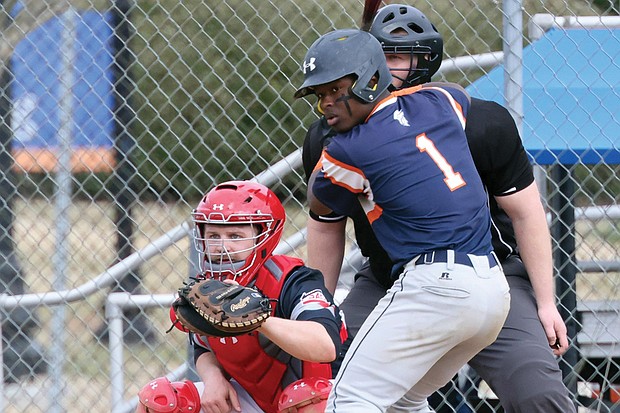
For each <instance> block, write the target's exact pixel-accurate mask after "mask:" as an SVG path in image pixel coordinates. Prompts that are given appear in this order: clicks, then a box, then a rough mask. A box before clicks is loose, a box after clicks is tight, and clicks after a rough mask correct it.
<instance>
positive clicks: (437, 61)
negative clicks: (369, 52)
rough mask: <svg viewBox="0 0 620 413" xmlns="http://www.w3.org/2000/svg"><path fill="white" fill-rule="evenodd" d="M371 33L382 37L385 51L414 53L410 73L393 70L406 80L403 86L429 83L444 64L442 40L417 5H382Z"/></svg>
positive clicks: (378, 38)
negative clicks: (414, 59)
mask: <svg viewBox="0 0 620 413" xmlns="http://www.w3.org/2000/svg"><path fill="white" fill-rule="evenodd" d="M370 34H372V35H373V36H374V37H375V38H376V39H377V40H379V42H380V43H381V46H382V47H383V52H384V53H391V54H411V63H412V64H411V65H410V66H409V70H408V72H407V73H405V74H404V75H403V76H399V75H397V74H395V73H394V72H392V76H394V77H396V78H398V79H400V80H402V81H403V85H402V86H401V87H403V88H405V87H411V86H416V85H419V84H422V83H427V82H430V80H431V77H432V76H433V75H434V74H435V73H436V72H437V70H439V66H441V59H442V55H443V39H442V38H441V35H440V34H439V32H438V31H437V29H436V28H435V26H433V24H432V23H431V22H430V21H429V20H428V18H427V17H426V16H425V15H424V13H422V12H421V11H420V10H418V9H416V8H415V7H412V6H407V5H405V4H390V5H388V6H385V7H382V8H381V9H379V11H378V12H377V14H376V16H375V18H374V20H373V22H372V25H371V26H370ZM414 55H417V56H418V59H417V60H418V63H417V65H416V67H415V68H414V67H412V66H413V56H414ZM426 55H428V59H427V58H425V56H426Z"/></svg>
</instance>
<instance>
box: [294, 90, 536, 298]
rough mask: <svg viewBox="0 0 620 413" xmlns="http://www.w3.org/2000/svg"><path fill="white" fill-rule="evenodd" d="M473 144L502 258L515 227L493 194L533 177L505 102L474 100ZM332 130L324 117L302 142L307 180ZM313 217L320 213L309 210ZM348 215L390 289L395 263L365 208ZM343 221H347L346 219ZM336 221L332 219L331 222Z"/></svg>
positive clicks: (513, 248)
mask: <svg viewBox="0 0 620 413" xmlns="http://www.w3.org/2000/svg"><path fill="white" fill-rule="evenodd" d="M465 134H466V135H467V141H468V143H469V148H470V151H471V154H472V157H473V159H474V163H475V164H476V169H477V170H478V173H479V174H480V177H481V178H482V182H483V183H484V185H485V187H486V190H487V193H488V194H489V207H490V210H491V218H492V220H493V223H492V225H491V232H492V238H493V248H494V250H495V253H496V254H497V256H498V257H499V259H500V260H501V261H504V260H505V259H506V258H508V257H509V256H511V255H518V251H517V245H516V240H515V236H514V230H513V228H512V224H511V222H510V219H509V218H508V216H507V215H506V214H505V213H504V212H503V211H502V210H501V209H500V208H499V207H498V205H497V202H496V201H495V199H494V197H495V196H502V195H509V194H513V193H515V192H518V191H520V190H522V189H524V188H526V187H528V186H529V185H530V184H531V183H532V182H533V181H534V173H533V168H532V165H531V164H530V161H529V158H528V156H527V153H526V152H525V149H524V148H523V144H522V142H521V138H520V137H519V132H518V130H517V126H516V124H515V122H514V119H513V118H512V116H511V115H510V113H509V112H508V110H507V109H506V108H504V107H503V106H501V105H499V104H497V103H495V102H492V101H487V100H481V99H476V98H472V102H471V107H470V109H469V113H468V114H467V126H466V128H465ZM330 136H332V131H331V130H330V128H329V126H328V125H327V123H326V122H325V118H321V119H319V120H317V121H316V122H314V123H313V124H312V125H311V126H310V128H309V129H308V132H307V133H306V137H305V140H304V143H303V165H304V171H305V173H306V181H307V180H308V179H309V178H310V175H311V174H312V170H313V169H314V167H315V165H316V164H317V162H318V160H319V158H320V156H321V151H322V149H323V147H324V146H325V145H327V143H328V142H329V138H330ZM311 217H312V218H313V219H317V220H320V218H319V217H317V216H314V215H313V214H311ZM350 218H351V219H352V220H353V224H354V228H355V238H356V241H357V244H358V246H359V248H360V251H361V252H362V255H364V256H365V257H368V258H369V261H370V266H371V269H372V271H373V273H374V274H375V276H376V277H377V279H378V280H379V281H380V282H381V283H382V284H383V285H385V286H386V287H389V286H390V285H391V284H392V280H391V279H390V271H391V267H392V263H391V261H390V259H389V258H388V256H387V253H386V252H385V251H384V250H383V248H382V247H381V245H380V244H379V242H378V241H377V239H376V237H375V235H374V233H373V231H372V228H371V226H370V224H369V222H368V220H367V218H366V215H365V213H364V211H363V210H362V208H361V206H360V205H359V204H358V205H356V206H355V209H354V212H353V213H352V214H351V216H350ZM342 219H345V217H343V218H342ZM332 222H333V221H332Z"/></svg>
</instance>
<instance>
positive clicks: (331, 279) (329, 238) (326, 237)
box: [306, 219, 346, 294]
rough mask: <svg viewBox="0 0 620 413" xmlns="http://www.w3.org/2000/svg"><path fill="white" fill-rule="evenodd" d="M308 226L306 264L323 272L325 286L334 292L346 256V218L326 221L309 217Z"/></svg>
mask: <svg viewBox="0 0 620 413" xmlns="http://www.w3.org/2000/svg"><path fill="white" fill-rule="evenodd" d="M307 227H308V233H307V247H308V259H307V262H306V264H307V265H308V267H310V268H316V269H317V270H319V271H321V273H323V277H324V278H325V286H326V287H327V289H328V290H329V291H330V292H331V293H332V294H333V293H334V291H336V285H337V284H338V277H339V276H340V268H341V267H342V260H343V258H344V251H345V227H346V220H342V221H338V222H329V223H326V222H319V221H315V220H314V219H309V220H308V226H307Z"/></svg>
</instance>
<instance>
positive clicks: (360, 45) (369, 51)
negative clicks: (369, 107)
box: [295, 29, 392, 103]
mask: <svg viewBox="0 0 620 413" xmlns="http://www.w3.org/2000/svg"><path fill="white" fill-rule="evenodd" d="M301 69H302V72H303V73H304V83H303V84H302V85H301V87H300V88H299V90H297V92H295V97H296V98H300V97H304V96H306V95H309V94H312V93H314V90H313V87H314V86H318V85H323V84H325V83H330V82H333V81H335V80H338V79H340V78H343V77H345V76H349V75H355V76H356V77H357V80H356V81H355V83H354V84H353V87H352V88H351V92H352V93H353V95H354V96H357V97H358V98H359V99H361V100H362V101H364V102H366V103H371V102H374V101H375V99H377V97H379V96H380V95H381V94H382V93H383V92H384V91H385V90H386V89H387V88H388V86H389V85H390V84H391V83H392V75H391V74H390V70H389V69H388V67H387V63H386V62H385V56H384V54H383V50H382V49H381V44H379V42H378V41H377V39H375V38H374V37H373V36H372V35H371V34H369V33H368V32H365V31H362V30H358V29H344V30H335V31H333V32H330V33H327V34H324V35H323V36H321V37H319V38H318V39H317V40H316V41H315V42H314V43H313V44H312V46H310V48H309V49H308V52H307V53H306V57H305V58H304V63H303V65H302V68H301ZM374 75H377V76H378V78H379V79H378V82H377V84H376V85H375V86H372V87H371V86H369V82H370V80H371V79H372V77H373V76H374Z"/></svg>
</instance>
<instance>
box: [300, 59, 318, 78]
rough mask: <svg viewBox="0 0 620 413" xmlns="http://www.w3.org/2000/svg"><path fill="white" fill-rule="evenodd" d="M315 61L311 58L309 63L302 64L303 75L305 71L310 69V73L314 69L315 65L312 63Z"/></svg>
mask: <svg viewBox="0 0 620 413" xmlns="http://www.w3.org/2000/svg"><path fill="white" fill-rule="evenodd" d="M315 60H316V58H314V57H311V58H310V61H309V62H304V64H303V66H302V68H301V70H302V71H303V72H304V75H305V74H306V71H307V70H308V69H310V71H311V72H312V71H313V70H314V69H316V65H315V64H314V61H315Z"/></svg>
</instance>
